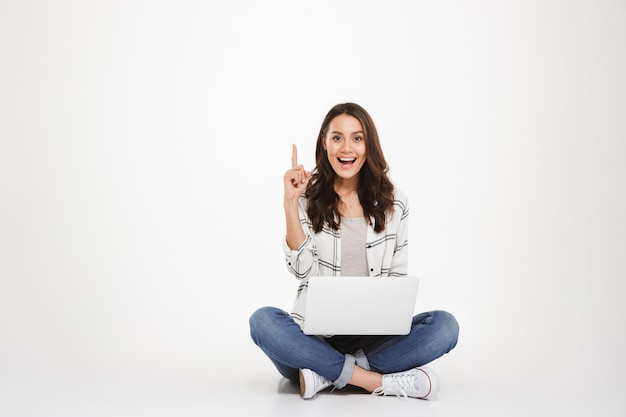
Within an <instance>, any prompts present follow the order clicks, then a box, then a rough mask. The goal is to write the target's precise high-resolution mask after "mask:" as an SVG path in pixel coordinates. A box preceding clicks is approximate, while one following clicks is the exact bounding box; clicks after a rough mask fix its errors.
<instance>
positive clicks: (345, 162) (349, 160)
mask: <svg viewBox="0 0 626 417" xmlns="http://www.w3.org/2000/svg"><path fill="white" fill-rule="evenodd" d="M337 159H338V160H339V163H340V164H343V165H348V164H353V163H354V162H356V158H337Z"/></svg>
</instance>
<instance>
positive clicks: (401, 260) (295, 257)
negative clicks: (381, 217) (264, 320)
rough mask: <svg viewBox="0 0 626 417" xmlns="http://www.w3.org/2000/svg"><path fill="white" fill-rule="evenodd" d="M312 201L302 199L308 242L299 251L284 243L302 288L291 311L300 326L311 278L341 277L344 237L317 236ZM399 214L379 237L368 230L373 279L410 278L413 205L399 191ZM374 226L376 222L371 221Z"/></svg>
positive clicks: (326, 233)
mask: <svg viewBox="0 0 626 417" xmlns="http://www.w3.org/2000/svg"><path fill="white" fill-rule="evenodd" d="M307 204H308V200H307V199H306V198H305V197H300V200H299V201H298V212H299V213H300V223H301V224H302V226H303V229H304V233H305V235H306V239H305V241H304V242H303V243H302V245H300V247H299V248H298V249H296V250H291V248H289V246H288V245H287V240H286V239H285V240H284V241H283V250H284V252H285V262H286V265H287V269H288V270H289V272H291V274H292V275H293V276H294V277H296V278H297V279H298V280H299V281H300V284H299V286H298V291H297V294H296V299H295V301H294V304H293V306H292V309H291V316H292V317H293V318H294V319H295V320H296V321H297V322H298V323H300V324H301V323H302V322H303V321H304V306H305V303H306V292H307V287H308V278H309V277H311V276H316V275H324V276H339V275H341V233H340V231H339V230H336V231H335V230H332V229H329V228H327V227H324V228H323V229H322V231H321V232H319V233H314V232H313V230H312V225H311V220H310V219H309V217H308V215H307V210H306V209H307ZM393 205H394V208H395V212H394V213H393V214H392V215H388V216H387V218H386V219H385V222H386V225H385V230H384V231H382V232H381V233H376V232H375V231H374V227H373V226H372V225H369V224H368V226H367V233H366V239H365V240H366V242H365V252H366V257H367V267H368V270H369V275H370V276H406V275H407V270H408V232H409V228H408V219H409V204H408V199H407V197H406V195H405V194H404V193H403V192H402V191H400V190H398V189H396V190H395V196H394V202H393ZM371 221H372V222H374V219H373V218H372V219H371Z"/></svg>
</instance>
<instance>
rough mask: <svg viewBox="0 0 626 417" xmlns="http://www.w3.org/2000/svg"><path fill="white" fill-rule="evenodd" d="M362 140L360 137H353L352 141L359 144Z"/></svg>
mask: <svg viewBox="0 0 626 417" xmlns="http://www.w3.org/2000/svg"><path fill="white" fill-rule="evenodd" d="M362 140H363V138H362V137H361V136H355V137H354V141H355V142H360V141H362Z"/></svg>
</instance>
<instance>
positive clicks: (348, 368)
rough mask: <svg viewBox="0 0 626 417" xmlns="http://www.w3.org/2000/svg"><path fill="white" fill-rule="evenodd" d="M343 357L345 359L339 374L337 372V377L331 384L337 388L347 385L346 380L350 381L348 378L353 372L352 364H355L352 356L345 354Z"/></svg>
mask: <svg viewBox="0 0 626 417" xmlns="http://www.w3.org/2000/svg"><path fill="white" fill-rule="evenodd" d="M345 357H346V360H345V361H344V363H343V369H342V370H341V374H339V378H337V379H336V380H334V381H333V385H334V386H335V387H337V388H339V389H341V388H343V387H345V386H346V385H348V381H350V378H352V374H353V373H354V365H355V364H356V360H355V359H354V356H352V355H350V354H346V355H345Z"/></svg>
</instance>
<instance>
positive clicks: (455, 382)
mask: <svg viewBox="0 0 626 417" xmlns="http://www.w3.org/2000/svg"><path fill="white" fill-rule="evenodd" d="M458 353H459V354H457V355H455V352H454V351H453V352H452V353H450V354H449V355H447V356H446V357H443V358H440V359H439V360H437V361H435V362H433V363H432V364H431V366H432V367H433V368H434V369H435V370H437V373H438V375H439V378H440V382H441V389H440V391H439V394H438V395H437V397H435V398H434V399H432V400H429V401H424V400H415V399H408V400H404V399H401V398H398V397H374V396H370V395H367V394H366V393H362V392H359V391H358V390H356V389H354V388H353V389H344V390H341V391H339V390H336V391H333V392H330V391H323V392H321V393H319V394H318V395H317V396H316V397H314V398H313V399H311V400H303V399H301V398H300V395H299V392H298V388H297V387H296V386H295V385H294V384H292V383H290V382H288V381H286V380H285V379H283V378H281V377H280V376H279V375H278V374H277V373H276V372H275V371H274V370H273V368H272V367H271V364H270V363H269V361H268V360H267V359H266V358H265V357H263V355H262V354H261V353H260V352H258V351H257V350H256V347H254V346H241V349H239V350H238V351H231V352H223V353H222V354H221V355H217V356H219V358H218V359H219V360H216V361H215V362H219V363H220V364H221V365H219V364H217V363H215V362H214V363H211V362H209V361H205V362H200V361H195V363H192V362H194V361H191V360H189V361H187V362H185V361H181V362H179V363H178V364H176V365H173V363H172V362H171V361H170V362H169V363H167V362H166V361H164V363H163V364H162V365H161V366H159V365H157V364H155V363H154V362H152V361H150V360H146V361H141V360H139V361H137V362H135V363H125V364H124V363H99V364H96V363H93V362H92V363H74V364H73V365H72V364H71V363H70V362H71V361H67V362H65V363H56V364H54V363H51V362H52V361H50V360H49V359H48V362H47V364H45V365H43V364H41V366H38V365H37V364H36V363H31V364H22V366H15V367H11V366H5V369H4V375H3V377H2V378H0V382H1V383H2V386H0V393H2V396H3V398H2V400H1V402H0V416H2V417H21V416H46V417H51V416H64V417H72V416H77V417H78V416H80V417H85V416H89V417H100V416H102V417H104V416H107V417H108V416H116V417H125V416H129V417H131V416H132V417H137V416H150V417H160V416H207V415H219V414H215V413H216V412H224V413H228V415H252V414H254V415H255V416H272V417H277V416H299V417H305V416H319V415H322V414H326V415H328V414H330V415H333V413H335V412H336V410H341V415H342V416H363V415H383V414H385V415H394V416H398V415H407V416H412V415H419V416H422V417H429V416H457V415H459V416H460V415H467V414H468V413H469V414H470V415H481V416H503V415H506V416H529V415H532V416H554V415H597V416H603V417H604V416H624V415H626V401H625V400H624V396H623V392H622V391H623V388H624V386H623V383H621V381H620V380H618V379H615V380H614V381H610V380H609V379H608V378H607V376H608V375H609V373H610V372H609V373H605V374H604V375H602V372H592V373H590V374H589V373H585V372H584V371H583V370H581V371H580V372H577V373H576V372H572V375H573V376H574V377H572V378H570V377H569V376H570V375H554V374H549V373H547V372H543V371H545V369H544V370H542V369H535V368H533V367H529V368H528V372H520V373H519V374H518V376H519V377H518V378H515V377H510V378H506V377H504V376H503V375H505V373H500V374H499V370H498V369H496V368H495V367H485V366H481V365H479V364H477V363H476V364H474V365H472V361H471V360H469V358H468V355H467V354H464V353H463V352H462V351H459V352H458ZM233 358H239V359H238V361H239V362H240V363H241V366H239V367H237V368H236V369H234V370H228V369H227V367H226V366H225V364H226V362H230V361H231V360H232V359H233ZM605 370H606V369H605ZM596 371H598V369H596ZM498 374H499V376H498ZM576 374H578V378H576Z"/></svg>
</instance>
